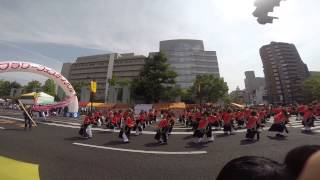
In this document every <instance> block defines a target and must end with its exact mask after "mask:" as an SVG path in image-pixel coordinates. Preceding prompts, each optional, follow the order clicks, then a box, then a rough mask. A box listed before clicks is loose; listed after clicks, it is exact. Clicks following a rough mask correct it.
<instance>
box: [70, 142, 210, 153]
mask: <svg viewBox="0 0 320 180" xmlns="http://www.w3.org/2000/svg"><path fill="white" fill-rule="evenodd" d="M72 144H74V145H77V146H85V147H90V148H97V149H106V150H112V151H122V152H132V153H142V154H164V155H195V154H207V151H180V152H166V151H145V150H135V149H123V148H113V147H106V146H97V145H91V144H84V143H72Z"/></svg>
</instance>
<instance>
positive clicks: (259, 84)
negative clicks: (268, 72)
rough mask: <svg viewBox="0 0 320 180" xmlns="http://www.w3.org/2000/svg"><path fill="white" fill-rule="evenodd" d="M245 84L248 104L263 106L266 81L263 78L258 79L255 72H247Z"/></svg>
mask: <svg viewBox="0 0 320 180" xmlns="http://www.w3.org/2000/svg"><path fill="white" fill-rule="evenodd" d="M244 74H245V76H246V79H245V80H244V83H245V87H246V89H245V92H246V94H245V101H246V103H247V104H263V103H264V95H265V93H264V90H265V79H264V78H263V77H256V75H255V73H254V71H246V72H245V73H244Z"/></svg>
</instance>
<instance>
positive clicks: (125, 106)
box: [112, 104, 131, 111]
mask: <svg viewBox="0 0 320 180" xmlns="http://www.w3.org/2000/svg"><path fill="white" fill-rule="evenodd" d="M130 108H131V107H130V106H129V104H115V105H114V106H113V108H112V109H114V110H115V111H119V110H122V111H125V110H128V109H130Z"/></svg>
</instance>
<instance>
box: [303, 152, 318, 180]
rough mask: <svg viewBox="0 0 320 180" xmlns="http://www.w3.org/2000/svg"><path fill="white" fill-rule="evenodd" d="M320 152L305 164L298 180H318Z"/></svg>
mask: <svg viewBox="0 0 320 180" xmlns="http://www.w3.org/2000/svg"><path fill="white" fill-rule="evenodd" d="M319 169H320V151H318V152H316V153H314V154H313V155H312V156H311V157H310V158H309V160H308V161H307V162H306V165H305V167H304V170H303V171H302V174H301V175H300V177H299V180H319V179H320V171H319Z"/></svg>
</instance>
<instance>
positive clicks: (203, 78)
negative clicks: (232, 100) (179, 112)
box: [190, 74, 229, 103]
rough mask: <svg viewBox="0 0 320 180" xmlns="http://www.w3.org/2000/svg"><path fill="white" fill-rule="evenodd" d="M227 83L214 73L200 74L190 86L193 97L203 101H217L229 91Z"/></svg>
mask: <svg viewBox="0 0 320 180" xmlns="http://www.w3.org/2000/svg"><path fill="white" fill-rule="evenodd" d="M228 90H229V89H228V86H227V83H226V82H224V81H223V79H221V78H218V77H215V76H214V75H212V74H209V75H207V74H206V75H198V76H197V77H196V79H195V81H194V83H193V86H191V87H190V92H191V94H192V97H193V98H195V99H198V100H199V101H200V103H203V102H217V101H218V100H219V99H220V98H223V97H224V96H225V95H226V94H227V93H228Z"/></svg>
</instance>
